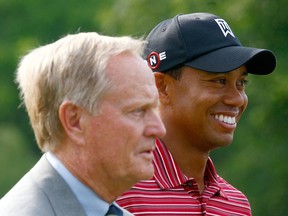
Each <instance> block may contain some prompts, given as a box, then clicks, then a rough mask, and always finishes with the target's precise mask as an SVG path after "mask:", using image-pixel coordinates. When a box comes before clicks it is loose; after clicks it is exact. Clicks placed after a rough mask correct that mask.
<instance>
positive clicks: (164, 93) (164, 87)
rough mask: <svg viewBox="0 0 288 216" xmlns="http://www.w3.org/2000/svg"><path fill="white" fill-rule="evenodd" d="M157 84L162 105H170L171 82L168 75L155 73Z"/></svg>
mask: <svg viewBox="0 0 288 216" xmlns="http://www.w3.org/2000/svg"><path fill="white" fill-rule="evenodd" d="M154 77H155V82H156V86H157V89H158V93H159V100H160V103H162V104H168V103H169V101H170V99H169V92H168V88H169V81H168V79H167V75H166V74H164V73H161V72H154Z"/></svg>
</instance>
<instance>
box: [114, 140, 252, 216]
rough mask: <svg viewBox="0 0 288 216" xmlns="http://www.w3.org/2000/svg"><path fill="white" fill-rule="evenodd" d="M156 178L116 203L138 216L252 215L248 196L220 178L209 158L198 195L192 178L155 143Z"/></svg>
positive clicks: (141, 183) (140, 184)
mask: <svg viewBox="0 0 288 216" xmlns="http://www.w3.org/2000/svg"><path fill="white" fill-rule="evenodd" d="M154 168H155V174H154V176H153V178H152V179H151V180H147V181H141V182H139V183H137V184H136V185H135V186H133V187H132V188H131V189H130V190H129V191H127V192H125V193H124V194H122V196H121V197H119V198H118V200H117V203H118V204H119V205H120V206H122V207H124V208H126V209H127V210H128V211H130V212H131V213H133V214H135V215H149V216H152V215H165V216H167V215H169V216H171V215H175V216H176V215H177V216H180V215H214V216H215V215H219V216H220V215H221V216H225V215H229V216H231V215H233V216H234V215H235V216H236V215H245V216H246V215H251V208H250V204H249V202H248V200H247V198H246V196H245V195H244V194H243V193H241V192H240V191H239V190H237V189H236V188H234V187H233V186H232V185H230V184H229V183H228V182H226V181H225V180H224V179H222V178H221V177H220V176H219V175H217V173H216V170H215V168H214V165H213V162H212V160H211V159H210V158H209V160H208V163H207V167H206V171H205V190H204V192H203V194H201V195H200V194H199V190H198V186H197V183H196V181H195V180H194V179H193V178H188V177H187V176H185V175H184V174H183V173H182V171H181V170H180V169H179V167H178V165H177V164H176V163H175V161H174V159H173V157H172V155H171V153H170V152H169V151H168V149H167V148H166V147H165V145H163V144H162V143H161V141H160V140H158V139H157V140H156V150H155V151H154Z"/></svg>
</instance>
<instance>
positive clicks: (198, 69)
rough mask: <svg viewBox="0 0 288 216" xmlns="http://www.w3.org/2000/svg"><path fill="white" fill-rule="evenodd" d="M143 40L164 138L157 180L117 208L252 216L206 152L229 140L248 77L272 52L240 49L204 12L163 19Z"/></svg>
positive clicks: (266, 66) (264, 68)
mask: <svg viewBox="0 0 288 216" xmlns="http://www.w3.org/2000/svg"><path fill="white" fill-rule="evenodd" d="M147 41H148V44H147V46H146V53H145V59H146V60H147V63H148V65H149V66H150V67H151V68H152V70H153V71H154V75H155V78H156V85H157V88H158V92H159V97H160V105H159V111H160V115H161V118H162V120H163V122H164V125H165V127H166V129H167V133H166V136H165V137H164V138H162V139H157V141H156V142H157V144H156V150H155V152H154V156H155V159H154V168H155V174H154V177H153V178H152V179H151V180H149V181H142V182H140V183H138V184H136V185H135V186H134V187H133V188H132V189H131V190H129V191H128V192H126V193H124V194H123V195H122V196H121V197H120V198H119V199H118V203H119V204H120V205H121V206H123V207H124V208H127V209H128V210H129V211H130V212H132V213H135V214H136V213H137V215H148V214H149V215H178V216H179V215H221V216H223V215H251V208H250V204H249V202H248V199H247V198H246V196H245V195H244V194H243V193H242V192H240V191H239V190H237V189H236V188H234V187H233V186H231V185H230V184H229V183H228V182H226V181H225V180H224V179H223V178H221V177H220V176H219V175H218V174H217V172H216V170H215V168H214V165H213V162H212V160H211V158H210V157H209V154H210V152H211V150H214V149H217V148H219V147H224V146H227V145H229V144H231V143H232V141H233V136H234V131H235V130H236V127H237V123H238V122H239V120H240V118H241V116H242V114H243V112H244V110H245V109H246V107H247V104H248V98H247V95H246V93H245V84H246V83H247V78H248V74H249V73H250V74H258V75H264V74H269V73H271V72H272V71H273V70H274V69H275V66H276V58H275V56H274V54H273V52H271V51H270V50H266V49H258V48H251V47H244V46H242V45H241V43H240V41H239V40H238V38H237V37H236V35H235V34H234V33H233V31H232V30H231V29H230V27H229V25H228V24H227V23H226V22H225V20H223V19H221V18H220V17H218V16H216V15H213V14H208V13H193V14H183V15H177V16H175V17H174V18H172V19H168V20H165V21H163V22H161V23H159V24H158V25H157V26H156V27H155V28H154V29H153V30H152V31H151V32H150V34H149V35H148V37H147Z"/></svg>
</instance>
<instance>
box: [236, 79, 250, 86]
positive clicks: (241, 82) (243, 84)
mask: <svg viewBox="0 0 288 216" xmlns="http://www.w3.org/2000/svg"><path fill="white" fill-rule="evenodd" d="M247 83H248V80H239V81H238V82H237V86H243V87H244V86H246V85H247Z"/></svg>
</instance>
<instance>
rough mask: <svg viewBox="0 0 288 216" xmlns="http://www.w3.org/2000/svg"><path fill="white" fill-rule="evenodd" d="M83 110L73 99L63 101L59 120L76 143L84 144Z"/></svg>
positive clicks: (68, 135)
mask: <svg viewBox="0 0 288 216" xmlns="http://www.w3.org/2000/svg"><path fill="white" fill-rule="evenodd" d="M83 114H84V113H83V110H82V108H81V107H79V106H77V105H75V104H73V103H72V102H71V101H66V102H63V103H62V104H61V105H60V107H59V113H58V115H59V120H60V122H61V124H62V127H63V129H64V132H65V133H66V135H67V137H68V138H69V139H70V140H71V141H72V142H73V143H75V144H83V142H84V138H83V137H84V136H83V135H84V127H83V125H82V117H83Z"/></svg>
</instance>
